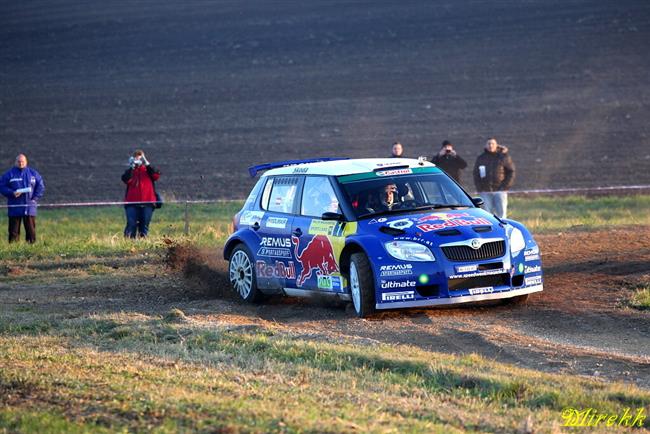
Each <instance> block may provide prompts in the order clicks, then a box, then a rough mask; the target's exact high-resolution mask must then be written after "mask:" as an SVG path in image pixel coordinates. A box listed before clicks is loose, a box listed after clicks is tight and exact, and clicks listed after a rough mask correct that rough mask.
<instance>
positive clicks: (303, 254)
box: [291, 235, 339, 286]
mask: <svg viewBox="0 0 650 434" xmlns="http://www.w3.org/2000/svg"><path fill="white" fill-rule="evenodd" d="M291 241H292V242H293V244H294V252H295V257H296V260H297V261H298V263H300V266H301V267H302V269H301V271H300V274H299V275H298V279H297V280H296V284H297V286H302V285H303V283H305V281H306V280H307V279H309V278H311V277H312V275H313V274H312V273H313V272H314V271H316V272H317V273H318V274H319V275H321V276H327V275H330V274H332V273H337V272H338V271H339V266H338V264H337V263H336V258H335V257H334V249H333V248H332V243H331V242H330V240H329V238H327V236H326V235H314V237H313V238H312V239H311V240H309V243H307V245H306V246H305V247H304V248H303V249H302V251H300V246H299V244H300V239H299V238H298V237H291Z"/></svg>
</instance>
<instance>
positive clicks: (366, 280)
mask: <svg viewBox="0 0 650 434" xmlns="http://www.w3.org/2000/svg"><path fill="white" fill-rule="evenodd" d="M350 294H351V296H352V306H353V307H354V311H355V313H356V314H357V316H358V317H359V318H367V317H369V316H371V315H372V314H373V313H375V279H374V278H373V276H372V268H371V267H370V261H368V257H367V256H366V255H365V253H353V254H352V255H351V257H350Z"/></svg>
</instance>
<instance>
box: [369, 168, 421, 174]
mask: <svg viewBox="0 0 650 434" xmlns="http://www.w3.org/2000/svg"><path fill="white" fill-rule="evenodd" d="M411 173H413V171H412V170H411V169H410V168H408V167H405V168H403V169H390V170H382V171H381V172H377V176H397V175H410V174H411Z"/></svg>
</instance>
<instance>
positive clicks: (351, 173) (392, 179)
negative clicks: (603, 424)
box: [224, 159, 542, 317]
mask: <svg viewBox="0 0 650 434" xmlns="http://www.w3.org/2000/svg"><path fill="white" fill-rule="evenodd" d="M262 170H266V172H265V173H264V174H263V175H262V176H261V178H260V180H259V181H258V182H257V184H256V185H255V187H254V188H253V190H252V191H251V193H250V195H249V197H248V199H247V200H246V202H245V204H244V206H243V208H242V209H241V211H240V212H239V213H237V214H236V215H235V217H234V221H233V223H234V233H233V234H232V235H231V236H230V238H229V239H228V241H227V242H226V245H225V247H224V258H225V259H226V260H228V261H229V277H230V281H231V282H232V285H233V287H234V289H235V290H236V291H237V292H238V293H239V295H240V296H241V297H242V298H243V299H244V300H247V301H251V302H256V301H259V300H260V299H261V298H262V297H263V296H264V295H269V294H286V295H297V296H310V295H312V296H313V295H333V296H337V297H340V298H342V299H345V300H351V301H352V304H353V305H354V309H355V311H356V313H357V315H358V316H360V317H365V316H368V315H371V314H372V313H373V312H375V311H376V310H379V309H394V308H409V307H423V306H436V305H450V304H457V303H465V302H474V301H482V300H495V299H506V300H507V301H514V302H521V301H523V300H525V299H526V297H528V294H530V293H532V292H537V291H541V290H542V264H541V259H540V251H539V247H538V246H537V244H536V243H535V241H534V240H533V237H532V235H531V234H530V232H528V230H527V229H526V228H525V227H524V226H523V225H522V224H521V223H518V222H516V221H513V220H506V219H499V218H497V217H496V216H494V215H492V214H489V213H488V212H486V211H484V210H483V209H481V208H480V206H481V204H482V200H481V199H480V198H474V199H472V198H471V197H470V196H469V195H468V194H467V193H466V192H465V191H464V190H463V189H462V188H461V187H460V186H459V185H458V184H456V182H454V181H453V180H452V179H451V178H450V177H449V176H447V175H446V174H445V173H444V172H443V171H442V170H441V169H439V168H437V167H436V166H435V165H434V164H431V163H429V162H427V161H424V160H413V159H359V160H348V159H316V160H300V161H285V162H280V163H272V164H266V165H262V166H255V167H251V168H250V172H251V175H252V176H255V175H256V174H257V172H259V171H262Z"/></svg>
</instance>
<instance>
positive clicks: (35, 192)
mask: <svg viewBox="0 0 650 434" xmlns="http://www.w3.org/2000/svg"><path fill="white" fill-rule="evenodd" d="M44 191H45V185H44V184H43V178H41V175H40V174H39V173H38V172H37V171H36V170H34V169H32V168H31V167H27V157H26V156H25V155H24V154H19V155H18V156H17V157H16V161H15V164H14V167H12V168H11V169H9V171H7V172H6V173H5V174H4V175H2V178H0V192H2V194H3V196H5V197H6V198H7V204H8V205H9V208H8V215H9V242H10V243H13V242H15V241H18V240H19V238H20V224H21V223H22V224H23V225H24V226H25V241H27V242H28V243H30V244H31V243H34V242H36V201H37V200H38V199H40V198H41V197H42V196H43V192H44Z"/></svg>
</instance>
